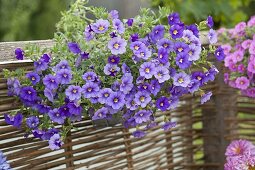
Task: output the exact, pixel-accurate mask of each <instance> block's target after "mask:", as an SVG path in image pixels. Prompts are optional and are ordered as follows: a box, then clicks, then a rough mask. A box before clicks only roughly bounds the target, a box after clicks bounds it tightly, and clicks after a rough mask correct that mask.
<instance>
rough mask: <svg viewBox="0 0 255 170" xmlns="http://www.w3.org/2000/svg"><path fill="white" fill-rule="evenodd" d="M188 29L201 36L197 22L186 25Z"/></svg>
mask: <svg viewBox="0 0 255 170" xmlns="http://www.w3.org/2000/svg"><path fill="white" fill-rule="evenodd" d="M186 29H187V30H190V31H191V32H192V33H193V35H195V36H196V37H199V30H198V28H197V26H196V25H195V24H191V25H188V26H186Z"/></svg>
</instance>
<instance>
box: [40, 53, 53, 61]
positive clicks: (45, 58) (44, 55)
mask: <svg viewBox="0 0 255 170" xmlns="http://www.w3.org/2000/svg"><path fill="white" fill-rule="evenodd" d="M41 59H42V60H43V61H45V62H46V63H49V62H50V60H51V58H50V55H49V54H46V53H45V54H43V55H42V56H41Z"/></svg>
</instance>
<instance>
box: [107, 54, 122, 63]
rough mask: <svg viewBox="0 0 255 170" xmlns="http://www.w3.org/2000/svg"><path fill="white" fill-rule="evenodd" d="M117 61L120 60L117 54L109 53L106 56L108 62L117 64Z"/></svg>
mask: <svg viewBox="0 0 255 170" xmlns="http://www.w3.org/2000/svg"><path fill="white" fill-rule="evenodd" d="M119 62H120V57H119V56H115V55H111V56H109V57H108V63H109V64H113V65H117V64H119Z"/></svg>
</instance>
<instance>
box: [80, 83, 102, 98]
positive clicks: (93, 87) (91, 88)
mask: <svg viewBox="0 0 255 170" xmlns="http://www.w3.org/2000/svg"><path fill="white" fill-rule="evenodd" d="M98 91H99V86H98V84H96V83H93V82H88V83H86V84H85V85H83V86H82V92H83V95H84V97H85V98H91V97H96V96H97V92H98Z"/></svg>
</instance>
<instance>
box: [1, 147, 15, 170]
mask: <svg viewBox="0 0 255 170" xmlns="http://www.w3.org/2000/svg"><path fill="white" fill-rule="evenodd" d="M0 169H1V170H12V168H11V167H10V165H9V163H8V162H7V160H6V157H5V156H4V154H3V153H2V152H1V151H0Z"/></svg>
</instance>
